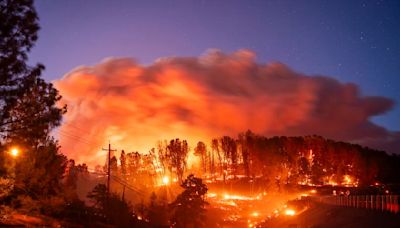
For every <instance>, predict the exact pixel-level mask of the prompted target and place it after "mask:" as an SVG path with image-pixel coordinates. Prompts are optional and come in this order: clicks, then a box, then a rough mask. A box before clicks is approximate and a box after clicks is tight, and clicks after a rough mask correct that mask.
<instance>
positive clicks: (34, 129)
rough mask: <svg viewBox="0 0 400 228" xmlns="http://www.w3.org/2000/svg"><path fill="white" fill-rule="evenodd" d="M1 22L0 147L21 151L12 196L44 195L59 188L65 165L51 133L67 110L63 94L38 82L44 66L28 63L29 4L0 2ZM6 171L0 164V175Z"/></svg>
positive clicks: (33, 23) (32, 25)
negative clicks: (11, 147) (10, 146)
mask: <svg viewBox="0 0 400 228" xmlns="http://www.w3.org/2000/svg"><path fill="white" fill-rule="evenodd" d="M0 21H1V23H0V33H1V34H0V134H1V135H2V140H1V141H0V147H2V148H1V149H2V150H5V149H6V148H7V146H8V145H14V144H15V145H18V146H19V147H20V149H21V156H19V158H18V160H17V162H16V164H15V171H16V172H15V174H16V175H15V179H16V184H15V193H21V194H22V193H23V194H29V195H30V196H31V197H33V198H38V197H41V196H44V195H45V196H47V197H48V196H49V195H54V194H56V193H57V192H58V191H59V190H60V185H61V179H62V177H63V173H64V168H65V165H66V158H65V157H64V156H63V155H61V154H60V153H59V150H58V145H57V142H56V141H55V140H54V139H53V138H52V137H50V136H49V134H50V131H51V130H52V129H54V128H55V127H57V126H59V125H60V123H61V117H62V114H63V113H65V111H66V108H65V107H64V108H59V107H58V106H57V105H56V104H57V102H58V101H59V100H60V99H61V96H60V95H59V94H58V91H57V90H56V89H55V88H54V87H53V85H52V84H51V83H47V82H45V81H44V80H43V79H42V78H40V74H41V72H42V70H43V69H44V66H43V65H41V64H38V65H36V66H34V67H30V66H28V65H27V60H28V57H27V56H28V55H27V54H28V52H29V51H30V49H31V48H32V47H33V45H34V42H35V41H36V39H37V32H38V30H39V25H38V17H37V14H36V11H35V9H34V7H33V1H32V0H5V1H1V2H0ZM0 156H2V157H0V162H2V161H4V160H6V159H5V158H4V157H3V156H4V153H0ZM49 170H51V172H48V171H49ZM4 172H5V170H4V169H3V166H2V164H0V175H1V174H4Z"/></svg>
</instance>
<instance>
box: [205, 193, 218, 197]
mask: <svg viewBox="0 0 400 228" xmlns="http://www.w3.org/2000/svg"><path fill="white" fill-rule="evenodd" d="M207 196H208V197H209V198H214V197H217V194H216V193H213V192H209V193H207Z"/></svg>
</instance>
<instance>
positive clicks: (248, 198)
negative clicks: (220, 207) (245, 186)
mask: <svg viewBox="0 0 400 228" xmlns="http://www.w3.org/2000/svg"><path fill="white" fill-rule="evenodd" d="M224 199H225V200H254V199H256V198H253V197H248V196H239V195H229V194H224Z"/></svg>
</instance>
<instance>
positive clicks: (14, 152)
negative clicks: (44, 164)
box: [10, 147, 19, 158]
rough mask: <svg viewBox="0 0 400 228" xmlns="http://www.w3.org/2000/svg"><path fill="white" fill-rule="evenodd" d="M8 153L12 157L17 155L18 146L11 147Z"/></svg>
mask: <svg viewBox="0 0 400 228" xmlns="http://www.w3.org/2000/svg"><path fill="white" fill-rule="evenodd" d="M10 154H11V156H13V157H14V158H16V157H18V155H19V150H18V148H16V147H13V148H11V150H10Z"/></svg>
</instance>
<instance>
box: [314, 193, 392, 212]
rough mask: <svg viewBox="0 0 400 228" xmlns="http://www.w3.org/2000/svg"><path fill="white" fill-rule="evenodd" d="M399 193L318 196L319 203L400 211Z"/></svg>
mask: <svg viewBox="0 0 400 228" xmlns="http://www.w3.org/2000/svg"><path fill="white" fill-rule="evenodd" d="M399 199H400V196H399V195H353V196H352V195H350V196H326V197H320V198H319V201H320V202H321V203H326V204H331V205H337V206H343V207H354V208H365V209H371V210H378V211H389V212H391V213H395V214H397V213H400V202H399Z"/></svg>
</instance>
